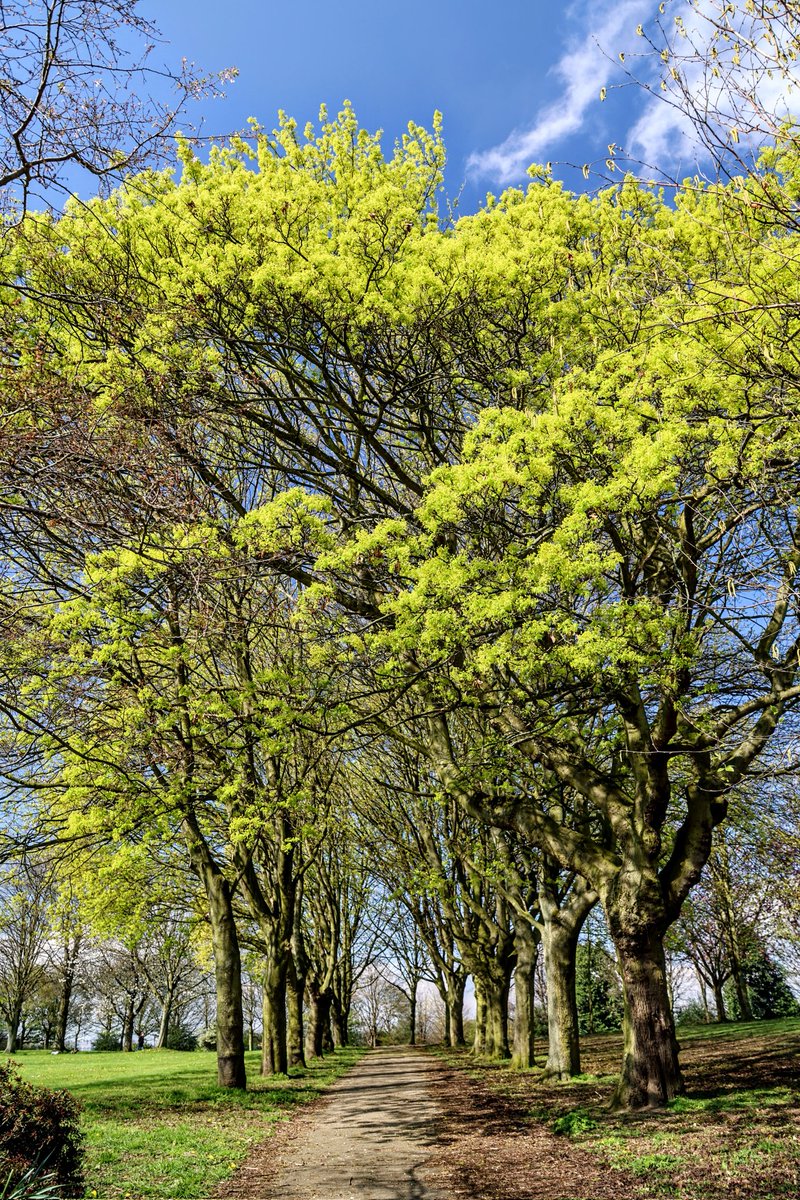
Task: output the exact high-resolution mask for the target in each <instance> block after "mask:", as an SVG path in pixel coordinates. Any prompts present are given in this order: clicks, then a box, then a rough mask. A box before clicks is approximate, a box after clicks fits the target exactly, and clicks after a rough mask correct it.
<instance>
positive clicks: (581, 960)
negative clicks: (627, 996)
mask: <svg viewBox="0 0 800 1200" xmlns="http://www.w3.org/2000/svg"><path fill="white" fill-rule="evenodd" d="M575 993H576V997H577V1003H578V1027H579V1029H580V1032H581V1033H582V1034H592V1033H606V1032H607V1031H609V1030H611V1029H620V1028H621V1027H622V1017H623V1005H622V984H621V982H620V978H619V973H618V971H617V968H616V964H615V962H614V959H613V957H612V955H610V954H609V952H608V950H607V949H606V948H605V946H603V945H601V944H600V943H598V942H592V941H585V942H582V943H581V944H580V945H579V946H578V950H577V954H576V957H575Z"/></svg>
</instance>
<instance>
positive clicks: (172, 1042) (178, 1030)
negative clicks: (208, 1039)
mask: <svg viewBox="0 0 800 1200" xmlns="http://www.w3.org/2000/svg"><path fill="white" fill-rule="evenodd" d="M215 1040H216V1039H215ZM197 1046H198V1042H197V1036H196V1035H195V1034H194V1033H192V1031H191V1029H187V1028H186V1026H185V1025H176V1026H175V1027H174V1028H173V1029H170V1031H169V1033H168V1034H167V1050H196V1049H197Z"/></svg>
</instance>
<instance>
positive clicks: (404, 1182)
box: [218, 1046, 449, 1200]
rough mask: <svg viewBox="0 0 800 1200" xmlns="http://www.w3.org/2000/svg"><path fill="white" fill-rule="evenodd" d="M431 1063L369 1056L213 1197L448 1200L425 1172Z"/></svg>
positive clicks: (396, 1051) (405, 1055)
mask: <svg viewBox="0 0 800 1200" xmlns="http://www.w3.org/2000/svg"><path fill="white" fill-rule="evenodd" d="M435 1071H436V1065H435V1063H434V1062H433V1061H432V1060H431V1059H430V1058H428V1057H426V1056H425V1055H424V1054H422V1053H420V1052H419V1051H415V1050H413V1049H411V1048H410V1047H395V1046H393V1047H391V1048H387V1049H380V1050H372V1051H370V1052H369V1053H368V1054H366V1055H365V1056H364V1058H362V1059H361V1060H360V1062H359V1063H357V1064H356V1066H355V1067H354V1068H353V1069H352V1071H350V1072H348V1074H347V1075H345V1076H344V1077H343V1078H342V1079H340V1080H339V1081H338V1082H337V1083H335V1084H334V1085H333V1087H332V1088H331V1089H330V1091H329V1092H328V1093H327V1095H326V1099H325V1101H324V1102H323V1103H322V1104H321V1105H319V1106H316V1105H315V1106H314V1108H313V1110H311V1111H310V1112H308V1113H305V1114H303V1115H302V1116H300V1117H299V1118H297V1119H296V1120H294V1121H292V1122H291V1125H290V1126H289V1127H287V1133H286V1136H284V1137H281V1135H280V1133H279V1134H278V1136H277V1137H275V1138H271V1139H270V1140H269V1141H268V1142H266V1143H265V1144H264V1145H263V1146H262V1147H260V1148H259V1150H258V1151H256V1153H255V1154H253V1155H251V1157H250V1158H249V1159H248V1160H247V1162H246V1163H245V1164H244V1165H243V1166H242V1167H240V1169H239V1170H238V1171H237V1172H236V1174H235V1175H234V1176H232V1178H231V1179H230V1180H229V1181H228V1183H227V1184H226V1185H225V1187H224V1189H222V1190H221V1191H220V1192H219V1193H218V1195H219V1196H223V1197H226V1198H230V1200H234V1197H235V1198H241V1200H449V1198H448V1197H445V1196H444V1194H443V1193H442V1192H441V1191H438V1190H436V1187H435V1185H434V1184H433V1182H432V1180H431V1179H430V1178H429V1176H428V1172H427V1171H426V1161H427V1159H428V1158H429V1156H430V1154H431V1152H432V1149H433V1147H434V1145H435V1143H436V1129H435V1122H436V1119H437V1118H438V1117H440V1115H441V1114H440V1110H439V1106H438V1105H437V1103H436V1102H435V1101H434V1100H433V1099H432V1098H431V1080H432V1078H433V1075H434V1073H435Z"/></svg>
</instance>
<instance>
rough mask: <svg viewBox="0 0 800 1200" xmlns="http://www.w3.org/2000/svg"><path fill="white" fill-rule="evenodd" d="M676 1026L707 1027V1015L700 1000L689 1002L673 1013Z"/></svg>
mask: <svg viewBox="0 0 800 1200" xmlns="http://www.w3.org/2000/svg"><path fill="white" fill-rule="evenodd" d="M675 1024H676V1025H708V1013H707V1012H706V1010H705V1008H704V1007H703V1005H702V1003H701V1001H700V1000H689V1001H688V1003H687V1004H684V1005H683V1007H682V1008H679V1009H678V1010H677V1012H676V1013H675Z"/></svg>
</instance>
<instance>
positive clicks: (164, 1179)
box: [14, 1048, 363, 1200]
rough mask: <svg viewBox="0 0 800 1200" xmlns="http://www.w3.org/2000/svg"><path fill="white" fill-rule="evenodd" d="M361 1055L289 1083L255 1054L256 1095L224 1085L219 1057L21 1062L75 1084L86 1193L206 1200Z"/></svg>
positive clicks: (31, 1057) (325, 1063)
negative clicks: (264, 1070) (263, 1068)
mask: <svg viewBox="0 0 800 1200" xmlns="http://www.w3.org/2000/svg"><path fill="white" fill-rule="evenodd" d="M362 1053H363V1051H362V1050H360V1049H357V1048H348V1049H346V1050H339V1051H337V1052H336V1053H335V1054H332V1055H330V1056H329V1057H327V1058H325V1059H322V1060H316V1061H315V1062H313V1063H312V1065H311V1066H310V1067H309V1068H308V1069H307V1070H305V1071H293V1072H292V1075H291V1077H290V1078H289V1079H285V1078H282V1077H279V1076H269V1077H262V1076H260V1075H259V1074H258V1070H259V1055H258V1054H257V1053H253V1054H248V1055H247V1071H248V1091H247V1092H237V1091H229V1090H227V1089H225V1088H219V1087H217V1084H216V1058H215V1056H214V1055H213V1054H205V1053H202V1052H197V1053H181V1052H178V1051H169V1050H166V1051H158V1052H155V1051H143V1052H137V1053H133V1054H101V1053H84V1054H66V1055H57V1056H56V1055H51V1054H48V1053H47V1052H45V1051H36V1050H32V1051H23V1052H22V1053H20V1054H17V1055H15V1056H14V1058H15V1061H16V1062H17V1063H18V1064H19V1066H20V1068H21V1070H22V1073H23V1075H24V1076H25V1078H26V1079H29V1080H30V1081H31V1082H32V1083H38V1084H42V1085H43V1086H45V1087H50V1088H66V1089H67V1090H68V1091H69V1092H71V1093H72V1094H73V1095H74V1096H76V1097H77V1099H78V1100H79V1101H80V1102H81V1105H82V1109H83V1117H82V1123H83V1128H84V1131H85V1133H86V1139H87V1152H86V1179H87V1196H89V1197H93V1196H97V1197H99V1198H105V1197H111V1198H114V1200H117V1198H124V1197H130V1200H139V1198H141V1197H161V1198H163V1200H167V1198H172V1197H180V1198H182V1200H200V1198H204V1197H207V1196H209V1195H210V1194H211V1192H213V1190H214V1188H215V1186H216V1184H218V1183H219V1181H220V1180H221V1179H224V1178H225V1177H226V1176H227V1175H230V1173H231V1171H233V1170H234V1169H235V1168H236V1167H237V1166H238V1165H239V1164H240V1163H241V1162H242V1161H243V1159H244V1158H245V1157H246V1155H247V1153H248V1151H249V1150H250V1149H251V1148H252V1147H253V1146H255V1145H257V1144H258V1143H259V1142H261V1141H263V1140H264V1138H266V1137H268V1136H269V1133H270V1130H271V1129H272V1127H274V1125H275V1123H276V1122H277V1121H280V1120H283V1119H285V1118H286V1117H287V1116H289V1115H290V1114H291V1112H292V1111H293V1110H294V1109H295V1108H297V1106H298V1105H302V1104H305V1103H307V1102H308V1101H309V1100H312V1099H313V1098H314V1097H315V1096H317V1095H318V1094H319V1093H320V1091H321V1090H322V1089H323V1088H325V1087H327V1085H328V1084H330V1083H332V1082H333V1080H334V1079H336V1078H338V1076H339V1075H341V1074H342V1072H343V1071H345V1070H346V1069H347V1068H348V1067H349V1066H351V1065H352V1064H353V1063H354V1062H356V1061H357V1059H358V1058H359V1057H360V1056H361V1054H362Z"/></svg>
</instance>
